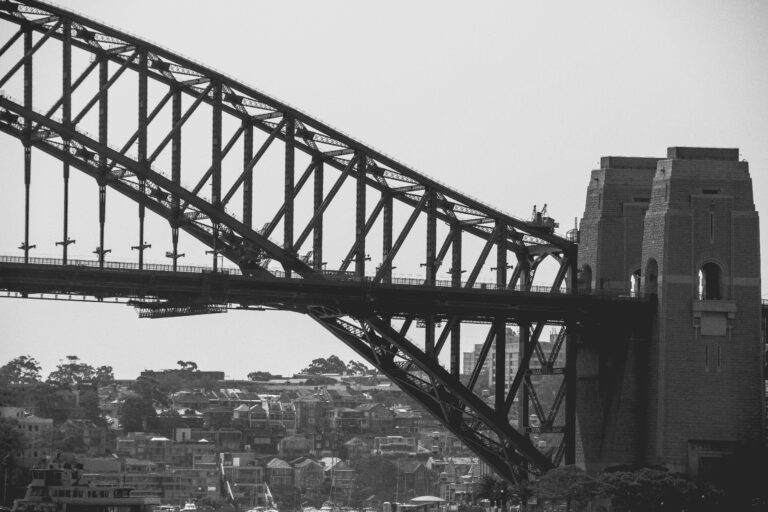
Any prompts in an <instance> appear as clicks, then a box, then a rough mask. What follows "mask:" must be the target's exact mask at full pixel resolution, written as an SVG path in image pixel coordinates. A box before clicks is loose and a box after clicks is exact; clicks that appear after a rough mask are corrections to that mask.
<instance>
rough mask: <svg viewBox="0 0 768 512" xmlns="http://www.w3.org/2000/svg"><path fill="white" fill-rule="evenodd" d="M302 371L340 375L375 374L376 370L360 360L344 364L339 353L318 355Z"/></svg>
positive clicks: (314, 373)
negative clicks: (325, 356) (328, 355)
mask: <svg viewBox="0 0 768 512" xmlns="http://www.w3.org/2000/svg"><path fill="white" fill-rule="evenodd" d="M301 373H309V374H313V375H317V374H320V373H338V374H340V375H343V374H346V375H373V374H375V373H376V371H375V370H373V369H371V368H369V367H368V366H366V365H365V364H364V363H361V362H360V361H352V360H350V361H349V363H347V364H344V361H342V360H341V358H340V357H339V356H337V355H332V356H330V357H328V358H324V357H318V358H317V359H313V360H312V362H311V363H310V364H309V366H307V367H306V368H304V369H303V370H301Z"/></svg>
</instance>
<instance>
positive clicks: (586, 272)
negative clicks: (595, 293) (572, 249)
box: [579, 265, 592, 293]
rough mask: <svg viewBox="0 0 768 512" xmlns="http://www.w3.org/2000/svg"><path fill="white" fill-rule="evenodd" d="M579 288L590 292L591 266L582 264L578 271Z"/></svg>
mask: <svg viewBox="0 0 768 512" xmlns="http://www.w3.org/2000/svg"><path fill="white" fill-rule="evenodd" d="M579 289H580V290H583V291H585V292H586V293H592V267H590V266H589V265H584V266H582V267H581V271H580V272H579Z"/></svg>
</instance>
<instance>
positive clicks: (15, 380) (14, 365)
mask: <svg viewBox="0 0 768 512" xmlns="http://www.w3.org/2000/svg"><path fill="white" fill-rule="evenodd" d="M36 382H40V363H39V362H38V361H37V359H35V358H34V357H30V356H18V357H15V358H13V359H11V360H10V361H8V362H7V363H6V364H5V365H4V366H2V367H0V384H2V385H6V386H7V385H13V384H34V383H36Z"/></svg>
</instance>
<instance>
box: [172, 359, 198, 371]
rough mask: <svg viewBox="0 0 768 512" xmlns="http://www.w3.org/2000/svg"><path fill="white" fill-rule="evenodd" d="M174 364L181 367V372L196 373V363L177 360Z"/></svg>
mask: <svg viewBox="0 0 768 512" xmlns="http://www.w3.org/2000/svg"><path fill="white" fill-rule="evenodd" d="M176 364H177V365H179V366H180V367H181V371H182V372H196V371H197V363H196V362H194V361H182V360H178V361H176Z"/></svg>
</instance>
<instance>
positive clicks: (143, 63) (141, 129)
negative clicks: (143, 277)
mask: <svg viewBox="0 0 768 512" xmlns="http://www.w3.org/2000/svg"><path fill="white" fill-rule="evenodd" d="M147 60H148V57H147V51H146V50H142V51H141V52H139V123H138V124H139V126H138V133H139V148H138V149H139V155H138V157H139V163H140V164H141V165H147V64H148V62H147ZM146 186H147V184H146V180H145V179H144V178H139V192H141V195H142V196H143V195H144V194H145V193H146ZM144 209H145V207H144V201H139V245H137V246H135V247H133V248H134V249H137V250H138V251H139V269H142V268H144V249H146V248H148V247H149V245H148V244H146V243H145V242H144Z"/></svg>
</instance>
